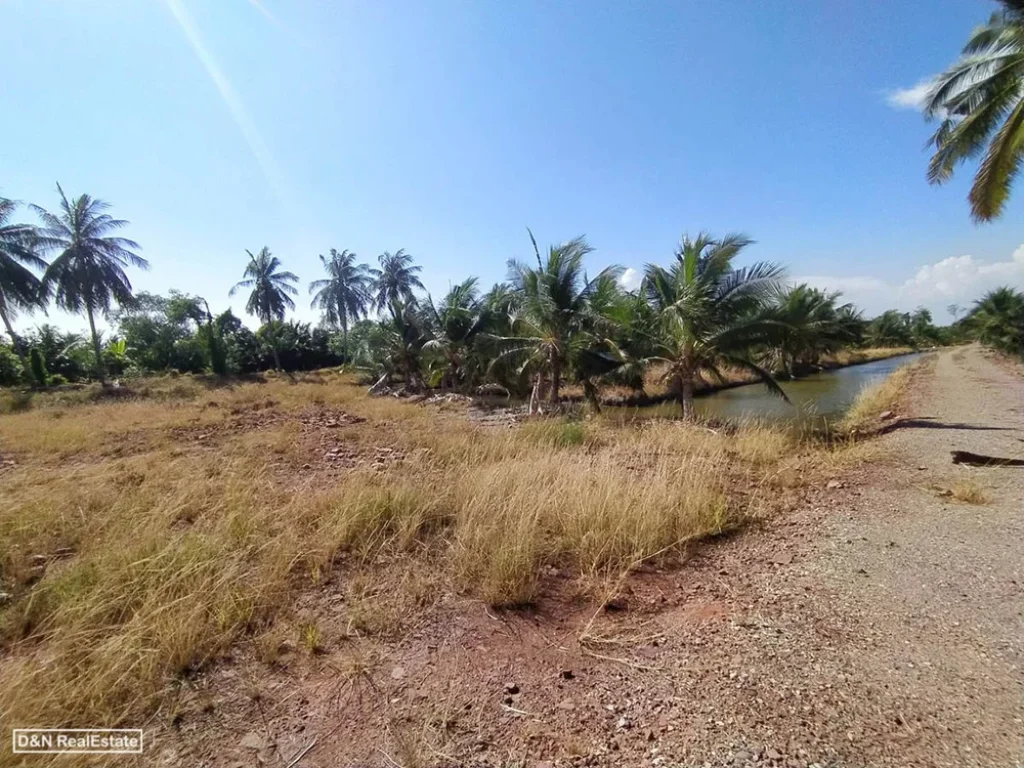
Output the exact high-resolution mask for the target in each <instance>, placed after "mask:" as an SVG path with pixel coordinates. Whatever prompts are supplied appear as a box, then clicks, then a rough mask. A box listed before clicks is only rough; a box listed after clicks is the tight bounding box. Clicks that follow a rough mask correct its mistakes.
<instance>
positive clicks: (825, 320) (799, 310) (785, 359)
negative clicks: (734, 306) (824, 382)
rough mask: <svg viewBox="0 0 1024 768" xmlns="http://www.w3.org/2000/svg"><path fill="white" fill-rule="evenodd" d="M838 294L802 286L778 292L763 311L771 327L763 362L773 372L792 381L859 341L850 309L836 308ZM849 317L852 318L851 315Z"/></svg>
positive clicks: (851, 309) (844, 307) (856, 322)
mask: <svg viewBox="0 0 1024 768" xmlns="http://www.w3.org/2000/svg"><path fill="white" fill-rule="evenodd" d="M839 297H840V294H839V293H826V292H824V291H821V290H818V289H817V288H812V287H811V286H809V285H806V284H801V285H796V286H792V287H786V288H780V289H779V290H778V291H777V292H776V294H775V295H774V296H773V297H772V299H771V301H770V303H769V305H768V306H767V307H766V309H765V311H764V318H765V319H766V320H770V321H771V322H772V323H773V324H774V325H773V327H770V328H768V329H767V330H768V331H769V336H770V337H771V340H770V341H769V343H768V354H767V356H766V359H767V361H768V363H769V364H770V365H771V366H772V367H773V369H775V370H778V371H784V372H785V373H786V374H787V375H788V376H789V377H790V378H795V377H796V376H797V375H799V373H801V372H802V371H803V370H805V369H807V368H809V367H813V366H815V365H817V364H818V362H819V361H820V360H821V357H822V355H825V354H828V353H830V352H836V351H837V350H839V349H841V348H842V347H844V346H847V345H849V344H851V343H853V342H855V341H856V340H857V338H858V337H859V333H858V331H859V325H860V322H859V317H858V316H857V315H856V314H855V313H854V312H853V305H851V304H842V305H840V304H838V301H839ZM851 313H852V314H851Z"/></svg>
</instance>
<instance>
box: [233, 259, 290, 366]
mask: <svg viewBox="0 0 1024 768" xmlns="http://www.w3.org/2000/svg"><path fill="white" fill-rule="evenodd" d="M246 253H247V254H249V263H248V264H247V265H246V267H245V273H244V276H243V279H242V280H240V281H239V282H238V283H236V284H235V286H234V287H233V288H232V289H231V291H230V293H229V295H230V296H234V295H235V293H236V292H237V291H238V290H239V289H241V288H249V289H252V290H251V291H250V293H249V300H248V301H247V302H246V304H245V311H246V312H248V313H249V314H250V315H255V316H256V317H258V318H259V320H260V322H261V323H263V324H264V325H266V326H268V331H269V333H268V336H269V338H270V349H271V351H272V352H273V353H274V367H275V368H276V369H277V370H281V356H280V354H279V352H278V349H277V347H278V343H277V333H276V332H275V331H274V328H273V323H274V321H275V320H277V321H281V320H284V315H285V312H287V311H288V310H289V309H295V302H294V301H293V300H292V298H291V297H292V296H295V295H297V294H298V291H297V290H296V289H295V286H293V285H292V283H297V282H299V278H298V276H296V275H295V274H293V273H291V272H282V271H280V270H281V262H280V260H279V259H278V258H277V257H276V256H274V254H272V253H271V252H270V249H269V248H267V247H266V246H263V248H261V249H260V252H259V253H257V254H255V255H254V254H253V252H252V251H250V250H246Z"/></svg>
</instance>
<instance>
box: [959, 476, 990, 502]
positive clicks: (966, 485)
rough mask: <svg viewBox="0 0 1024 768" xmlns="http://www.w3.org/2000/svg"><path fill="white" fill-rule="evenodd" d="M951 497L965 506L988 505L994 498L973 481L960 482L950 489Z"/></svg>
mask: <svg viewBox="0 0 1024 768" xmlns="http://www.w3.org/2000/svg"><path fill="white" fill-rule="evenodd" d="M949 495H950V496H951V497H952V498H954V499H956V500H957V501H962V502H964V503H965V504H988V503H989V502H990V501H991V500H992V497H991V496H990V495H989V493H988V491H986V490H985V489H984V488H982V487H981V486H980V485H978V484H977V483H976V482H974V481H973V480H958V481H957V482H955V483H953V485H952V486H951V487H950V489H949Z"/></svg>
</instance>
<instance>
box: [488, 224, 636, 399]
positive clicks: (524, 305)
mask: <svg viewBox="0 0 1024 768" xmlns="http://www.w3.org/2000/svg"><path fill="white" fill-rule="evenodd" d="M527 232H529V230H527ZM530 242H531V243H532V244H533V253H534V256H535V257H536V260H537V266H536V268H534V267H531V266H529V265H527V264H524V263H522V262H519V261H516V260H514V259H513V260H512V261H510V262H509V265H508V266H509V280H510V282H511V283H512V286H513V288H515V289H516V290H517V291H519V293H520V294H521V296H522V299H521V306H520V309H519V315H518V316H517V317H516V319H515V323H514V326H513V335H512V336H509V337H506V338H504V339H502V342H504V344H505V349H504V351H503V352H502V353H501V355H499V358H498V359H499V360H500V359H504V358H507V357H509V356H512V357H515V358H518V359H519V360H521V361H522V363H521V366H520V371H522V372H524V373H525V372H526V371H528V370H532V371H533V373H534V377H535V378H534V386H533V396H532V397H531V407H532V405H533V404H534V403H536V402H537V400H538V399H540V398H543V396H544V394H545V393H544V389H545V388H546V383H545V379H547V381H549V382H550V389H549V390H548V393H549V399H550V401H551V402H552V403H557V402H558V400H559V391H560V388H561V383H562V377H563V375H564V373H565V371H566V370H567V368H568V366H569V365H570V364H571V362H572V361H573V359H574V357H575V355H576V354H577V353H578V352H579V351H580V349H582V348H583V347H584V346H586V345H588V344H590V343H591V342H592V341H593V338H592V337H591V335H590V334H589V331H591V330H592V329H593V328H594V327H595V325H596V323H597V319H598V318H597V317H596V315H595V312H594V311H592V308H591V304H590V300H591V298H592V296H593V295H594V294H595V292H597V291H598V290H599V289H604V288H606V287H607V285H608V284H609V281H610V282H611V283H614V280H615V278H616V277H617V276H618V275H619V273H620V272H621V269H620V268H619V267H617V266H611V267H607V268H605V269H604V270H602V271H601V272H600V273H599V274H598V275H597V276H596V277H595V278H593V279H588V277H587V275H586V273H585V272H584V269H583V259H584V257H585V256H586V255H587V254H588V253H590V252H591V251H592V250H593V249H592V248H591V247H590V246H589V245H588V244H587V241H586V239H585V238H583V237H577V238H575V239H574V240H570V241H569V242H568V243H564V244H562V245H557V246H554V245H553V246H550V247H549V248H548V253H547V258H546V259H542V258H541V255H540V249H539V248H538V247H537V240H536V238H534V236H533V232H530Z"/></svg>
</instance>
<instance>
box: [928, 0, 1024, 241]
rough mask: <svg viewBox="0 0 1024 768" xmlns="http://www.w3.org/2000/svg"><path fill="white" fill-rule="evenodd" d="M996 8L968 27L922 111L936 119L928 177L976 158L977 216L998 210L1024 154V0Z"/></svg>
mask: <svg viewBox="0 0 1024 768" xmlns="http://www.w3.org/2000/svg"><path fill="white" fill-rule="evenodd" d="M999 2H1000V3H1001V5H1002V6H1003V8H1002V10H999V11H997V12H996V13H994V14H992V17H991V18H990V19H989V21H988V23H987V24H984V25H982V26H980V27H978V28H977V29H976V30H974V32H973V33H972V35H971V37H970V39H969V40H968V41H967V44H966V45H965V46H964V48H963V54H962V56H961V57H960V59H959V60H958V61H957V62H956V63H955V64H953V66H951V67H950V68H949V69H947V70H946V71H945V72H943V73H942V74H941V75H939V77H938V78H936V80H935V82H934V84H933V85H932V88H931V90H930V92H929V94H928V100H927V103H926V105H925V114H926V115H927V116H928V117H930V118H939V119H940V120H941V122H940V123H939V127H938V129H937V130H936V131H935V134H934V135H933V136H932V138H931V143H933V144H934V145H935V154H934V156H933V157H932V159H931V163H930V164H929V166H928V180H929V181H930V182H932V183H933V184H942V183H944V182H946V181H948V180H949V179H950V178H952V176H953V171H954V169H955V168H956V166H957V165H959V164H960V163H963V162H964V161H966V160H970V159H974V158H976V157H979V156H981V158H982V159H981V163H980V165H979V167H978V171H977V173H976V174H975V177H974V184H973V185H972V186H971V191H970V194H969V195H968V201H969V202H970V204H971V215H972V216H973V217H974V219H975V220H977V221H991V220H992V219H995V218H997V217H998V216H1000V215H1001V214H1002V212H1003V208H1004V206H1005V204H1006V201H1007V199H1008V198H1009V196H1010V187H1011V185H1012V184H1013V180H1014V178H1015V177H1016V175H1017V171H1018V170H1019V169H1020V163H1021V160H1022V159H1024V5H1022V4H1021V3H1020V2H1019V0H999Z"/></svg>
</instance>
